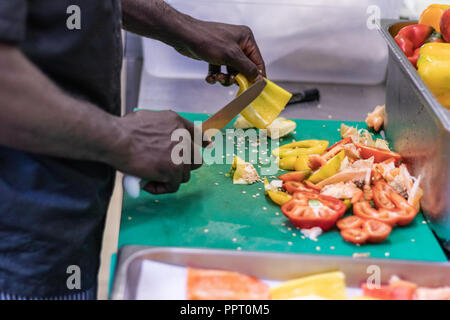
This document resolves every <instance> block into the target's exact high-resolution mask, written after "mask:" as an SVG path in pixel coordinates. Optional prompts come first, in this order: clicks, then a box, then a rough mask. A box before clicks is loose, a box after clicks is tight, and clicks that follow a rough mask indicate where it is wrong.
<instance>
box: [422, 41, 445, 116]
mask: <svg viewBox="0 0 450 320" xmlns="http://www.w3.org/2000/svg"><path fill="white" fill-rule="evenodd" d="M417 68H418V70H417V71H418V72H419V74H420V76H421V77H422V79H423V81H424V82H425V83H426V84H427V86H428V88H430V90H431V92H433V94H434V95H435V96H436V98H437V99H438V101H439V102H440V103H441V104H442V105H443V106H444V107H446V108H447V109H450V43H427V44H425V45H424V46H423V47H422V49H420V58H419V61H417Z"/></svg>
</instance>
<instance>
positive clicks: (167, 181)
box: [112, 110, 202, 194]
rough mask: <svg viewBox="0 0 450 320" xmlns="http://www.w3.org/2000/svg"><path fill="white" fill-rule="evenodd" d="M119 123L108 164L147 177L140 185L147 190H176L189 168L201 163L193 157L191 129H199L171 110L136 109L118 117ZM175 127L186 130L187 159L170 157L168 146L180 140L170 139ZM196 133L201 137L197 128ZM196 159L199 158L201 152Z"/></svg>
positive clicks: (196, 148)
mask: <svg viewBox="0 0 450 320" xmlns="http://www.w3.org/2000/svg"><path fill="white" fill-rule="evenodd" d="M119 125H120V126H121V129H122V132H123V137H124V138H123V141H121V142H120V143H119V144H120V147H119V148H118V149H120V150H118V153H117V154H116V155H115V156H114V157H113V158H114V159H113V160H112V165H113V166H114V167H115V168H117V169H118V170H120V171H122V172H123V173H126V174H130V175H134V176H137V177H140V178H142V179H144V180H145V181H150V182H149V183H148V184H147V185H146V186H145V187H144V190H146V191H148V192H150V193H153V194H163V193H173V192H176V191H178V189H179V187H180V184H181V183H185V182H188V181H189V179H190V175H191V170H195V169H198V168H200V167H201V165H202V164H201V163H197V164H196V163H195V161H194V154H195V152H201V150H200V147H199V146H197V145H195V144H194V131H195V130H200V129H199V128H195V127H194V124H193V123H192V122H190V121H189V120H187V119H185V118H183V117H181V116H179V115H178V114H176V113H175V112H173V111H150V110H148V111H147V110H143V111H137V112H134V113H130V114H128V115H126V116H125V117H123V118H121V119H120V120H119ZM177 129H186V130H187V131H188V132H189V134H190V137H191V139H190V143H189V147H190V148H191V149H190V150H191V159H190V162H189V163H184V162H182V163H180V164H175V163H174V162H173V161H172V150H173V148H174V147H175V146H176V145H177V144H179V143H180V142H179V141H172V139H171V136H172V133H173V132H174V131H175V130H177ZM199 134H200V137H202V135H201V132H199ZM197 159H201V155H200V156H197Z"/></svg>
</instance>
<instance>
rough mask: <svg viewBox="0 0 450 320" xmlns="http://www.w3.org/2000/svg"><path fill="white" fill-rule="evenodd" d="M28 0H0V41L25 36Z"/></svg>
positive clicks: (12, 40)
mask: <svg viewBox="0 0 450 320" xmlns="http://www.w3.org/2000/svg"><path fill="white" fill-rule="evenodd" d="M27 2H28V0H0V42H12V43H19V42H21V41H22V40H23V39H24V38H25V29H26V19H27Z"/></svg>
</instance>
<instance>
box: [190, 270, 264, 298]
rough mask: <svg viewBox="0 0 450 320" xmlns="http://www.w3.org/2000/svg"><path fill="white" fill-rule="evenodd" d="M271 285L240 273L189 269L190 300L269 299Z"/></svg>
mask: <svg viewBox="0 0 450 320" xmlns="http://www.w3.org/2000/svg"><path fill="white" fill-rule="evenodd" d="M269 290H270V289H269V286H268V285H267V284H265V283H264V282H262V281H260V280H258V279H256V278H253V277H249V276H246V275H243V274H240V273H236V272H230V271H220V270H202V269H188V279H187V295H188V299H189V300H268V299H269V296H270V293H269Z"/></svg>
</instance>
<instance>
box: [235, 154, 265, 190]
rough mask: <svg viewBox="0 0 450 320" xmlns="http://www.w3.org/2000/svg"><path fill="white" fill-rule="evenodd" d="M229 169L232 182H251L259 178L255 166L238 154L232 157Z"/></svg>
mask: <svg viewBox="0 0 450 320" xmlns="http://www.w3.org/2000/svg"><path fill="white" fill-rule="evenodd" d="M231 171H232V175H233V184H253V183H255V182H257V181H259V180H260V177H259V175H258V172H257V171H256V169H255V167H253V165H252V164H251V163H248V162H245V161H244V160H242V159H241V158H239V157H238V156H235V157H234V160H233V165H232V166H231Z"/></svg>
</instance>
